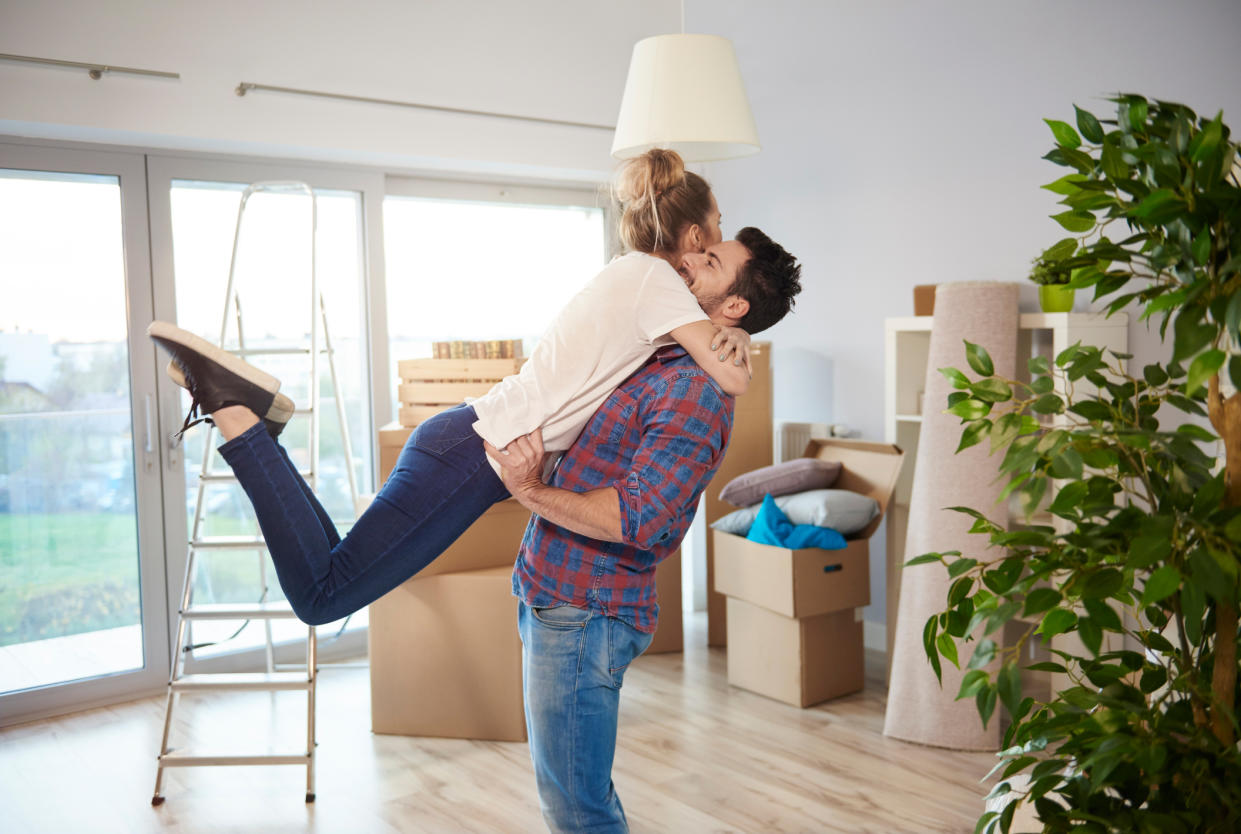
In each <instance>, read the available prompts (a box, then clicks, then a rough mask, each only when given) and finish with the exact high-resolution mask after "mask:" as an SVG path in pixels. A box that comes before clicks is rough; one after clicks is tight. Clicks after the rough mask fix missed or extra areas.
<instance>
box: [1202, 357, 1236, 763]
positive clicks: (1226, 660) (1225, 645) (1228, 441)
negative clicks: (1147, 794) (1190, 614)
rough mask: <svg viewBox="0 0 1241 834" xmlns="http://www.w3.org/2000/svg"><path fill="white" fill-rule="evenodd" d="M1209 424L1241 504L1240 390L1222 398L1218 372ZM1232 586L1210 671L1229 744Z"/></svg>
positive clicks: (1218, 731) (1215, 711)
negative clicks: (1221, 443)
mask: <svg viewBox="0 0 1241 834" xmlns="http://www.w3.org/2000/svg"><path fill="white" fill-rule="evenodd" d="M1207 407H1208V409H1209V413H1210V415H1211V425H1212V426H1214V427H1215V431H1216V432H1217V433H1218V434H1219V436H1220V437H1222V438H1223V439H1224V467H1225V471H1226V472H1227V476H1228V493H1227V496H1226V497H1225V499H1224V502H1225V504H1227V505H1228V506H1230V507H1238V506H1241V392H1238V393H1235V394H1233V395H1232V396H1230V397H1229V398H1228V399H1227V400H1225V399H1224V398H1223V397H1222V396H1221V395H1220V392H1219V374H1215V375H1214V376H1212V377H1211V383H1210V390H1209V392H1208V394H1207ZM1235 590H1236V589H1235V588H1234V589H1231V592H1230V593H1229V595H1228V597H1227V599H1226V600H1225V601H1224V602H1221V603H1219V604H1218V605H1216V607H1215V666H1214V668H1213V670H1212V674H1211V694H1212V696H1213V697H1212V699H1211V730H1212V732H1213V733H1214V734H1215V737H1216V738H1217V739H1219V742H1220V743H1221V744H1223V745H1224V746H1226V747H1231V746H1232V745H1233V743H1234V742H1235V741H1236V737H1235V735H1234V733H1233V722H1232V715H1233V709H1234V707H1235V704H1234V703H1233V695H1234V694H1235V692H1236V688H1237V600H1236V593H1235Z"/></svg>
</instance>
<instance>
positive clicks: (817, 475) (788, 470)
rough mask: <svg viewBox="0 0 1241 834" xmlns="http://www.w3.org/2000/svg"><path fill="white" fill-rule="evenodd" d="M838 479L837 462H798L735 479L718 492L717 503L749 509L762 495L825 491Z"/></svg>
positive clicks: (776, 465)
mask: <svg viewBox="0 0 1241 834" xmlns="http://www.w3.org/2000/svg"><path fill="white" fill-rule="evenodd" d="M839 477H840V461H835V460H819V459H818V458H798V459H797V460H789V461H785V462H784V463H777V464H775V465H774V466H764V467H763V468H762V469H755V470H754V471H752V472H747V473H745V474H744V475H738V476H737V477H736V478H733V479H732V480H731V481H729V482H728V483H727V484H725V485H724V488H723V489H722V490H720V500H721V501H727V502H728V503H729V504H732V505H733V506H734V507H749V506H750V505H752V504H758V503H760V502H761V501H762V500H763V496H764V495H770V496H772V497H775V496H779V495H789V494H791V493H794V492H805V491H806V490H808V489H827V488H828V487H830V486H831V485H832V484H834V483H836V479H837V478H839Z"/></svg>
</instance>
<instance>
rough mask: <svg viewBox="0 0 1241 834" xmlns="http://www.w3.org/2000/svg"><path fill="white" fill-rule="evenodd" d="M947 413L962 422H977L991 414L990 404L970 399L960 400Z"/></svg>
mask: <svg viewBox="0 0 1241 834" xmlns="http://www.w3.org/2000/svg"><path fill="white" fill-rule="evenodd" d="M948 413H949V414H955V415H957V416H958V417H960V418H961V419H962V420H979V419H981V418H983V417H986V416H987V415H988V414H990V413H991V404H990V403H985V402H983V401H982V400H975V399H972V398H971V399H968V400H961V401H960V402H959V403H957V404H956V405H954V406H952V408H949V409H948Z"/></svg>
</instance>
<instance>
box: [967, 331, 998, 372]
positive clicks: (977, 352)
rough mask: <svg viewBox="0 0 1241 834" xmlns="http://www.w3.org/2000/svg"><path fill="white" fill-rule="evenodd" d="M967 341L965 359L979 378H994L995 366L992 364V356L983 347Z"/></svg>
mask: <svg viewBox="0 0 1241 834" xmlns="http://www.w3.org/2000/svg"><path fill="white" fill-rule="evenodd" d="M964 341H965V358H966V360H967V361H968V362H969V363H970V367H971V368H973V369H974V373H976V374H978V375H979V376H992V375H993V374H994V373H995V365H993V364H992V363H991V354H989V353H987V349H986V348H984V347H983V346H982V345H976V344H974V343H973V342H971V341H969V340H968V339H966V340H964Z"/></svg>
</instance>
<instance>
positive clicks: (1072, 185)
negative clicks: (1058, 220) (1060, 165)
mask: <svg viewBox="0 0 1241 834" xmlns="http://www.w3.org/2000/svg"><path fill="white" fill-rule="evenodd" d="M1085 180H1086V175H1085V174H1065V175H1064V176H1063V177H1061V178H1060V179H1058V180H1054V181H1052V182H1049V183H1047V184H1046V185H1040V186H1039V188H1045V189H1047V190H1048V191H1050V192H1051V193H1053V194H1060V195H1063V196H1065V197H1067V196H1069V195H1070V194H1076V193H1077V192H1078V191H1081V186H1079V185H1078V183H1080V182H1084V181H1085ZM1070 239H1071V238H1070ZM1073 249H1074V251H1076V249H1077V241H1076V240H1074V241H1073ZM1071 254H1073V252H1069V255H1071ZM1063 257H1068V255H1065V256H1063ZM1048 260H1060V259H1059V258H1048Z"/></svg>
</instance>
